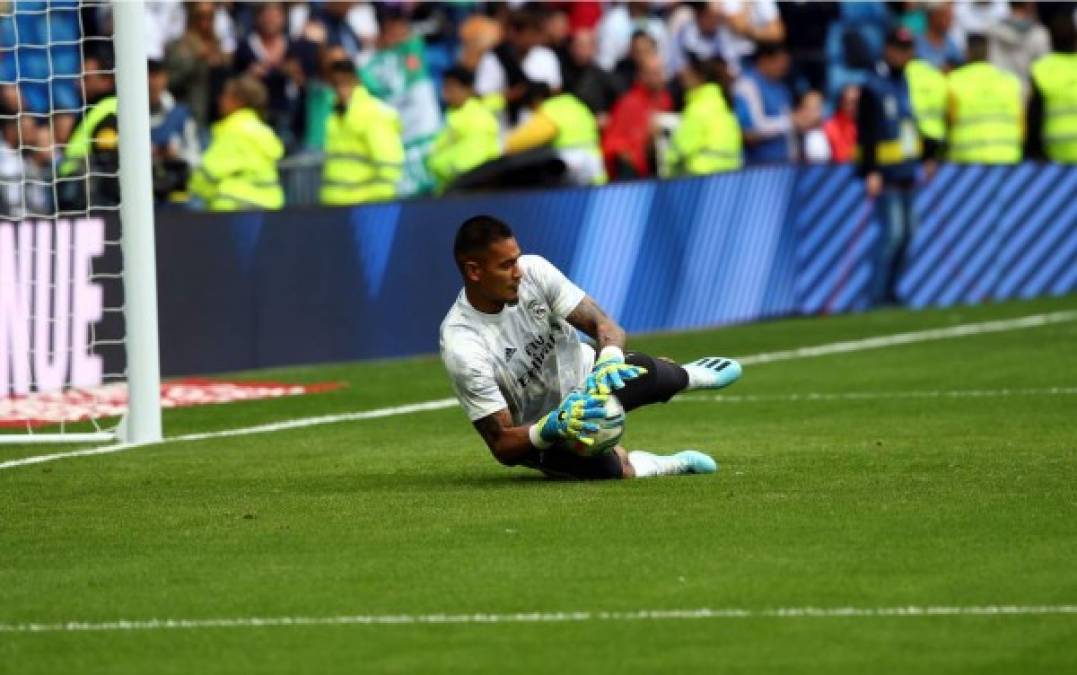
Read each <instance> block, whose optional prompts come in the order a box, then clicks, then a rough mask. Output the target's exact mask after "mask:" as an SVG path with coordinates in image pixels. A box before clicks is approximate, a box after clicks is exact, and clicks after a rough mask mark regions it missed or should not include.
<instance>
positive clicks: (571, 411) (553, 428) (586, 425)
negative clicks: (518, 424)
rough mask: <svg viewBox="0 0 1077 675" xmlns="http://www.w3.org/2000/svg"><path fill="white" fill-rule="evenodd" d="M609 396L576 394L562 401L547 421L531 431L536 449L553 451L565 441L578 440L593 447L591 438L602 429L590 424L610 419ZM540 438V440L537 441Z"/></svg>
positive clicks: (543, 419) (576, 392)
mask: <svg viewBox="0 0 1077 675" xmlns="http://www.w3.org/2000/svg"><path fill="white" fill-rule="evenodd" d="M608 398H609V397H608V396H594V395H592V394H587V393H584V392H579V391H574V392H572V393H571V394H569V395H568V396H566V397H565V400H564V401H561V405H559V406H557V407H556V408H554V409H553V410H551V411H550V412H549V413H547V414H546V416H545V417H543V418H542V419H540V420H539V421H538V422H536V423H535V424H534V426H532V427H531V432H530V435H531V442H532V444H533V445H535V447H538V448H544V447H549V446H550V445H552V444H553V443H556V442H557V441H561V440H574V441H579V442H580V443H583V444H584V445H591V444H592V443H594V439H593V438H590V437H589V436H588V435H589V434H590V435H593V434H596V433H598V425H597V424H595V423H594V422H588V421H587V420H593V419H601V418H603V417H605V416H606V400H607V399H608ZM536 435H537V436H538V438H536Z"/></svg>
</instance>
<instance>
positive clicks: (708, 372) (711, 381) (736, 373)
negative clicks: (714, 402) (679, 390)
mask: <svg viewBox="0 0 1077 675" xmlns="http://www.w3.org/2000/svg"><path fill="white" fill-rule="evenodd" d="M683 368H684V370H685V372H687V373H688V388H689V389H722V388H724V387H728V386H729V385H731V384H733V383H734V382H736V381H737V380H739V379H740V376H741V372H742V370H741V367H740V364H739V363H737V362H736V361H734V360H733V359H727V358H725V357H724V356H705V357H703V358H701V359H696V360H695V361H692V362H691V363H686V364H685V365H684V366H683Z"/></svg>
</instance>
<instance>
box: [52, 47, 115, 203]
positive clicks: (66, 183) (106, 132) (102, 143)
mask: <svg viewBox="0 0 1077 675" xmlns="http://www.w3.org/2000/svg"><path fill="white" fill-rule="evenodd" d="M113 68H114V64H113V62H112V59H111V57H110V56H108V55H106V53H105V52H102V53H101V54H100V55H98V56H90V57H87V58H86V61H85V70H84V72H83V76H82V89H83V91H85V92H86V104H87V106H88V109H87V111H86V115H85V116H84V117H83V118H82V119H81V120H80V121H79V124H78V126H77V127H75V130H74V131H73V132H72V133H71V138H70V139H68V142H67V144H66V145H64V148H63V156H62V160H61V162H60V167H59V171H58V174H59V176H60V177H61V178H63V179H65V180H63V181H61V182H59V184H58V185H57V192H58V198H59V204H58V206H59V207H60V208H61V209H62V210H64V211H73V210H81V209H86V208H92V207H94V206H115V205H116V204H119V203H120V184H119V179H118V178H117V174H118V172H119V168H120V159H119V139H120V137H119V129H118V126H117V119H116V108H117V102H116V94H115V82H114V80H113Z"/></svg>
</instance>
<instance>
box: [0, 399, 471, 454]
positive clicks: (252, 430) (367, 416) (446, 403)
mask: <svg viewBox="0 0 1077 675" xmlns="http://www.w3.org/2000/svg"><path fill="white" fill-rule="evenodd" d="M455 405H456V399H455V398H441V399H437V400H434V401H424V402H422V403H409V404H408V405H397V406H392V407H389V408H377V409H375V410H362V411H359V412H351V413H341V414H338V415H321V416H319V417H303V418H300V419H295V420H285V421H283V422H273V423H271V424H259V425H258V426H253V427H242V428H239V429H225V430H224V431H208V432H205V433H200V434H184V435H182V436H169V437H168V438H165V439H164V440H162V441H160V442H159V443H143V444H139V443H117V444H115V445H105V446H102V447H100V448H86V449H84V450H70V451H68V452H57V453H53V454H51V455H35V456H33V457H22V458H20V459H12V460H9V461H6V462H0V469H12V468H15V467H18V466H26V465H29V464H41V463H42V462H52V461H55V460H58V459H68V458H71V457H90V456H93V455H109V454H112V453H115V452H123V451H124V450H131V449H133V448H139V447H147V446H149V445H163V444H167V443H183V442H187V441H204V440H206V439H210V438H227V437H229V436H249V435H251V434H267V433H272V432H274V431H286V430H288V429H302V428H303V427H315V426H321V425H323V424H336V423H338V422H355V421H359V420H372V419H378V418H381V417H393V416H396V415H407V414H409V413H415V412H423V411H426V410H441V409H442V408H451V407H453V406H455Z"/></svg>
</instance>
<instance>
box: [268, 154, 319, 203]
mask: <svg viewBox="0 0 1077 675" xmlns="http://www.w3.org/2000/svg"><path fill="white" fill-rule="evenodd" d="M324 165H325V153H324V152H319V151H306V152H303V153H300V154H298V155H292V156H291V157H285V158H284V159H282V160H281V161H280V162H278V163H277V171H278V172H279V173H280V184H281V186H282V187H283V188H284V203H285V204H287V205H288V206H311V205H315V204H318V203H319V200H318V190H319V188H321V185H322V167H323V166H324Z"/></svg>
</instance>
